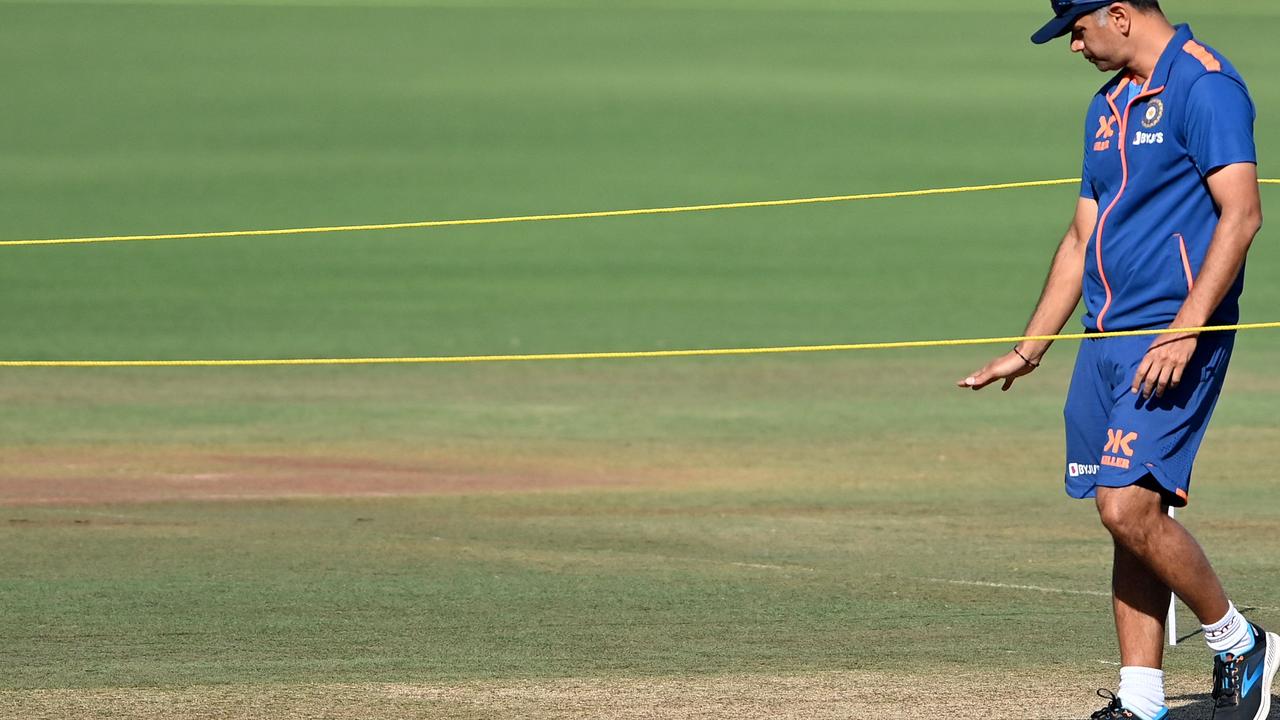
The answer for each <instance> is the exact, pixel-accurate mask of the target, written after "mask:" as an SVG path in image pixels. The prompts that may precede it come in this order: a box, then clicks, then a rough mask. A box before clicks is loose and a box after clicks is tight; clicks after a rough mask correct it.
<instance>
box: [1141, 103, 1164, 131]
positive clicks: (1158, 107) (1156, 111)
mask: <svg viewBox="0 0 1280 720" xmlns="http://www.w3.org/2000/svg"><path fill="white" fill-rule="evenodd" d="M1162 118H1164V103H1163V102H1161V101H1160V98H1155V99H1153V100H1152V101H1151V102H1149V103H1147V109H1146V110H1143V111H1142V127H1144V128H1147V129H1148V130H1150V129H1151V128H1153V127H1155V126H1156V125H1159V124H1160V120H1161V119H1162Z"/></svg>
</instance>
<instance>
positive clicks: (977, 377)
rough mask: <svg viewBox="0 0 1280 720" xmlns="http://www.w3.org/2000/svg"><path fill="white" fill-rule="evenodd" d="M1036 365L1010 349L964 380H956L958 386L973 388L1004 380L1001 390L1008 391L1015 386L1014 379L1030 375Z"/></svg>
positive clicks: (978, 388) (976, 388)
mask: <svg viewBox="0 0 1280 720" xmlns="http://www.w3.org/2000/svg"><path fill="white" fill-rule="evenodd" d="M1036 367H1037V366H1036V365H1032V364H1031V363H1029V362H1027V361H1026V360H1025V359H1023V357H1022V356H1021V355H1019V354H1018V353H1016V352H1014V351H1012V350H1010V351H1009V352H1007V353H1005V354H1004V355H1001V356H1000V357H998V358H996V359H995V360H992V361H991V362H989V363H987V365H986V367H984V368H982V369H981V370H978V371H977V372H974V373H971V374H970V375H969V376H968V377H966V378H964V379H963V380H959V381H957V382H956V387H960V388H969V389H971V390H981V389H982V388H984V387H986V386H988V385H990V384H991V383H993V382H996V381H997V380H1003V381H1004V385H1003V386H1001V388H1000V390H1001V391H1002V392H1003V391H1006V390H1008V389H1009V388H1011V387H1013V381H1014V380H1017V379H1018V378H1020V377H1022V376H1023V375H1030V374H1031V373H1032V372H1034V371H1035V369H1036Z"/></svg>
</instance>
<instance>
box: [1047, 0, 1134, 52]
mask: <svg viewBox="0 0 1280 720" xmlns="http://www.w3.org/2000/svg"><path fill="white" fill-rule="evenodd" d="M1113 2H1115V0H1105V2H1094V3H1087V4H1085V5H1077V6H1075V7H1073V8H1071V11H1070V12H1068V13H1067V14H1065V15H1063V16H1061V17H1056V18H1054V19H1052V20H1050V21H1049V22H1047V23H1045V25H1044V27H1042V28H1040V29H1039V30H1037V31H1036V34H1035V35H1032V36H1031V42H1033V43H1035V44H1037V45H1043V44H1045V43H1047V42H1049V41H1050V40H1052V39H1054V38H1060V37H1062V36H1063V35H1066V34H1067V33H1069V32H1071V26H1072V25H1074V24H1075V22H1076V20H1078V19H1080V16H1081V15H1087V14H1089V13H1091V12H1093V11H1094V10H1097V9H1098V8H1102V7H1106V6H1108V5H1110V4H1111V3H1113Z"/></svg>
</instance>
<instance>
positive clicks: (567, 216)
mask: <svg viewBox="0 0 1280 720" xmlns="http://www.w3.org/2000/svg"><path fill="white" fill-rule="evenodd" d="M1078 182H1080V178H1062V179H1061V180H1032V181H1029V182H1012V183H998V184H995V185H967V186H963V187H948V188H931V189H928V190H904V191H899V192H881V193H863V194H861V195H831V196H828V197H812V198H795V199H791V200H756V201H752V202H733V203H716V204H713V205H680V206H677V207H660V208H641V209H639V210H600V211H596V212H580V213H562V214H558V215H516V216H512V217H496V218H475V219H471V220H422V221H419V222H402V223H382V224H379V225H332V226H328V227H302V228H281V229H277V230H224V231H219V232H196V233H167V234H164V235H106V236H102V237H82V238H53V239H49V240H0V246H13V245H73V244H84V243H108V242H137V241H144V240H194V239H197V238H233V237H258V236H262V235H303V234H309V233H336V232H355V231H375V230H409V229H414V228H442V227H459V226H463V225H497V224H500V223H518V222H542V221H547V220H584V219H587V218H607V217H628V216H632V215H664V214H671V213H688V212H707V211H709V210H741V209H744V208H762V207H782V206H785V205H813V204H816V203H832V202H848V201H851V200H885V199H888V198H904V197H920V196H923V195H949V194H953V193H968V192H984V191H990V190H1013V189H1017V188H1032V187H1046V186H1050V185H1067V184H1069V183H1078ZM1277 182H1280V181H1277Z"/></svg>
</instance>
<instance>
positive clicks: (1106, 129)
mask: <svg viewBox="0 0 1280 720" xmlns="http://www.w3.org/2000/svg"><path fill="white" fill-rule="evenodd" d="M1115 125H1116V118H1115V117H1114V116H1113V117H1107V116H1106V115H1099V116H1098V132H1096V133H1094V135H1093V137H1094V138H1095V139H1097V142H1095V143H1094V144H1093V149H1094V151H1096V152H1102V151H1103V150H1107V149H1109V148H1110V147H1111V138H1112V137H1114V136H1115V134H1116V128H1115Z"/></svg>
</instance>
